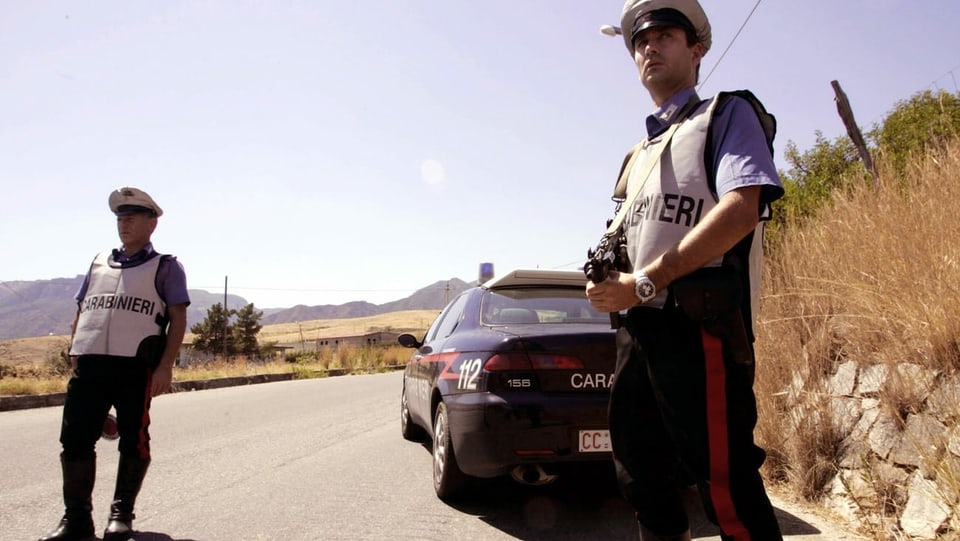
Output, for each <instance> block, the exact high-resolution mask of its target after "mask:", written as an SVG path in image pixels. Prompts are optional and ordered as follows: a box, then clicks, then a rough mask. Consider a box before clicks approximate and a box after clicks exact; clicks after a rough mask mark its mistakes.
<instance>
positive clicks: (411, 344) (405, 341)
mask: <svg viewBox="0 0 960 541" xmlns="http://www.w3.org/2000/svg"><path fill="white" fill-rule="evenodd" d="M397 342H399V343H400V345H401V346H403V347H405V348H419V347H420V346H422V345H423V342H421V341H419V340H417V337H416V336H414V335H412V334H409V333H404V334H401V335H400V336H398V337H397Z"/></svg>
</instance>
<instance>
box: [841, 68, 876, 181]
mask: <svg viewBox="0 0 960 541" xmlns="http://www.w3.org/2000/svg"><path fill="white" fill-rule="evenodd" d="M830 86H832V87H833V92H834V94H835V95H836V98H835V101H836V102H837V112H839V113H840V119H841V120H843V125H844V126H846V128H847V135H849V136H850V140H851V141H853V146H855V147H857V152H858V153H859V154H860V159H861V160H863V165H864V167H866V168H867V172H868V173H870V177H871V178H873V187H874V188H877V187H879V185H880V184H879V179H878V178H877V170H876V168H875V167H874V166H873V158H871V157H870V151H869V150H867V144H866V142H864V140H863V134H862V133H860V127H859V126H857V121H856V120H855V119H854V118H853V109H851V108H850V101H849V100H848V99H847V95H846V94H845V93H844V92H843V89H842V88H840V83H838V82H837V81H830Z"/></svg>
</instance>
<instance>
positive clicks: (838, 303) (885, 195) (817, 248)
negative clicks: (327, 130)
mask: <svg viewBox="0 0 960 541" xmlns="http://www.w3.org/2000/svg"><path fill="white" fill-rule="evenodd" d="M880 176H881V183H880V185H879V186H878V188H877V189H872V188H870V187H868V186H862V187H860V188H855V189H853V190H851V191H850V192H849V193H846V194H841V195H840V196H839V197H837V198H836V199H835V201H834V202H833V203H832V204H831V205H830V206H829V207H828V208H825V209H823V211H822V213H821V214H820V216H819V218H818V219H817V220H815V221H814V222H812V223H810V224H808V225H806V226H804V227H799V228H794V229H791V230H788V231H786V232H785V235H784V238H782V239H780V240H781V242H779V243H778V245H777V246H775V247H774V248H773V249H772V250H770V251H769V252H770V253H769V254H768V255H769V257H768V259H767V266H766V268H765V272H764V284H763V287H764V292H765V294H764V296H763V299H762V306H761V311H760V318H759V320H760V321H759V322H758V328H757V357H758V369H757V382H756V391H757V396H758V401H759V408H760V410H761V411H760V424H759V425H758V439H760V440H762V444H763V445H764V446H765V447H766V448H767V449H768V451H769V455H770V459H769V460H768V462H767V466H766V473H767V475H768V477H770V478H771V479H775V480H778V481H782V482H785V483H788V484H790V485H791V486H792V487H794V488H795V489H796V492H798V493H799V494H802V495H804V496H805V497H806V498H808V499H814V498H816V497H817V496H818V495H821V494H822V493H823V492H824V490H825V489H826V483H827V481H828V480H829V479H831V477H832V475H833V473H835V472H836V468H837V461H838V458H839V453H840V452H841V451H842V450H841V449H840V442H841V441H842V439H843V438H844V437H845V436H846V435H847V434H845V433H844V431H843V430H841V429H840V427H837V426H834V425H833V424H832V422H831V421H830V419H826V418H825V417H824V416H825V412H826V410H827V407H826V404H814V405H813V406H810V407H797V404H798V403H800V401H799V400H798V397H797V395H798V394H799V393H811V392H816V391H824V390H825V385H826V380H827V378H829V377H830V375H831V374H832V373H833V372H834V371H835V370H836V368H837V366H838V365H839V364H840V363H842V362H846V361H855V362H857V363H858V364H859V365H860V366H865V365H868V364H876V363H881V364H886V365H887V366H890V367H893V366H896V365H899V364H902V363H913V364H916V365H919V366H922V367H925V368H928V369H932V370H936V371H938V372H939V373H941V374H954V373H956V372H957V369H958V365H960V318H957V317H956V314H958V313H960V290H958V287H960V243H958V242H957V240H956V235H957V232H958V231H960V211H957V209H955V208H953V205H952V203H953V202H954V201H957V200H960V182H957V178H960V143H958V142H956V141H955V142H954V144H952V145H951V146H949V147H948V148H947V149H946V150H945V151H944V152H943V153H941V154H939V155H936V156H925V157H923V158H922V159H917V160H915V161H914V162H913V164H912V166H911V167H910V168H909V171H908V174H907V175H906V176H904V177H900V178H896V177H894V176H893V175H892V174H891V172H890V170H889V169H884V168H883V165H882V164H881V175H880ZM910 389H911V387H910V386H909V385H898V384H897V381H896V380H893V381H891V382H890V383H889V384H888V385H887V388H885V389H884V392H883V394H882V396H881V401H882V403H883V406H884V408H885V409H886V411H889V412H892V413H893V414H894V415H895V417H896V418H898V419H900V420H901V421H902V420H904V419H905V418H906V415H907V414H909V413H913V412H916V411H918V410H919V408H920V405H921V404H922V402H923V400H924V398H925V397H924V396H917V395H916V394H915V393H912V392H911V390H910Z"/></svg>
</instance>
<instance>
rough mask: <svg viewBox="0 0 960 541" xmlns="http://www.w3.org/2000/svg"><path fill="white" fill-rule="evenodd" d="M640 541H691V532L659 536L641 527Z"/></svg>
mask: <svg viewBox="0 0 960 541" xmlns="http://www.w3.org/2000/svg"><path fill="white" fill-rule="evenodd" d="M640 541H691V535H690V530H687V531H685V532H683V533H679V534H676V535H657V534H655V533H653V532H651V531H650V530H648V529H646V528H645V527H644V526H643V524H641V525H640Z"/></svg>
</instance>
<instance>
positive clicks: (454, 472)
mask: <svg viewBox="0 0 960 541" xmlns="http://www.w3.org/2000/svg"><path fill="white" fill-rule="evenodd" d="M468 481H469V478H468V477H467V475H466V474H464V473H463V472H462V471H460V466H459V465H458V464H457V457H456V455H455V454H454V452H453V438H452V437H451V436H450V418H449V416H448V415H447V406H446V405H445V404H444V403H443V402H441V403H440V404H439V405H438V406H437V415H436V417H435V419H434V422H433V488H434V490H435V491H436V492H437V496H438V497H439V498H440V499H441V500H453V499H457V498H460V497H462V496H463V494H464V490H465V488H466V486H467V483H468Z"/></svg>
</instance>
